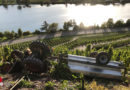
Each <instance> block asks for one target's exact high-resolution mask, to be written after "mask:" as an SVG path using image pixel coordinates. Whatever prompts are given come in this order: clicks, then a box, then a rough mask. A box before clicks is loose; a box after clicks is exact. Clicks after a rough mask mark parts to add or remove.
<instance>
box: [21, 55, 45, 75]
mask: <svg viewBox="0 0 130 90" xmlns="http://www.w3.org/2000/svg"><path fill="white" fill-rule="evenodd" d="M23 63H24V67H25V69H26V70H27V71H29V72H30V73H42V72H43V69H44V64H43V62H42V61H41V60H39V59H37V58H33V57H28V58H26V59H24V61H23Z"/></svg>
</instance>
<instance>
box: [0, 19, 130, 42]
mask: <svg viewBox="0 0 130 90" xmlns="http://www.w3.org/2000/svg"><path fill="white" fill-rule="evenodd" d="M121 27H130V19H128V20H127V21H126V22H124V21H123V20H117V21H116V22H114V21H113V19H112V18H110V19H108V20H107V21H106V22H104V23H103V24H102V25H101V26H99V25H93V26H85V25H84V24H83V23H82V22H81V23H80V24H79V25H78V24H77V23H76V21H75V20H69V21H67V22H64V24H63V28H60V29H59V28H58V23H50V24H49V23H48V22H47V21H44V22H43V23H42V25H41V28H40V30H35V31H34V32H30V31H24V32H23V31H22V29H20V28H19V29H18V30H17V32H14V31H13V30H12V31H5V32H0V39H3V38H5V40H9V39H15V38H20V37H23V36H29V35H35V34H36V35H38V34H46V33H55V32H57V31H72V30H75V31H76V30H90V29H105V28H121ZM1 41H2V40H1Z"/></svg>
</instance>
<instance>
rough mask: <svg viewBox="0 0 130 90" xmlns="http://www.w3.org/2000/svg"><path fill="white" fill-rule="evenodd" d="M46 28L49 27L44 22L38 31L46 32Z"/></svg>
mask: <svg viewBox="0 0 130 90" xmlns="http://www.w3.org/2000/svg"><path fill="white" fill-rule="evenodd" d="M48 27H49V24H48V23H47V22H46V21H44V22H43V24H42V27H41V28H40V30H41V31H44V30H45V31H47V29H48Z"/></svg>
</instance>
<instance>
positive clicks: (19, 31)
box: [18, 28, 23, 37]
mask: <svg viewBox="0 0 130 90" xmlns="http://www.w3.org/2000/svg"><path fill="white" fill-rule="evenodd" d="M18 36H19V37H22V36H23V31H22V30H21V28H19V29H18Z"/></svg>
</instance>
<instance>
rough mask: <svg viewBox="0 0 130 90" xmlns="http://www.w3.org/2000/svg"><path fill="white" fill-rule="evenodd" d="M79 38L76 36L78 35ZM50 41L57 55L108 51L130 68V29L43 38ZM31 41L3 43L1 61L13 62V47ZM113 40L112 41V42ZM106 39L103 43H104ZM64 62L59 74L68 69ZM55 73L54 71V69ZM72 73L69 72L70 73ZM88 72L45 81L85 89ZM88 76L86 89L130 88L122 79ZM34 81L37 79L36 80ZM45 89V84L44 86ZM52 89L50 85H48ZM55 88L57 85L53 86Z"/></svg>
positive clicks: (20, 47) (70, 89)
mask: <svg viewBox="0 0 130 90" xmlns="http://www.w3.org/2000/svg"><path fill="white" fill-rule="evenodd" d="M74 38H75V39H74ZM40 41H43V42H45V43H47V44H48V45H49V46H50V47H52V48H53V54H52V55H53V56H58V53H64V52H67V53H68V54H73V55H80V56H89V55H90V53H91V52H94V51H97V52H101V51H105V52H108V53H109V54H110V55H111V60H115V61H120V62H123V63H124V65H125V67H126V68H127V70H128V71H130V32H124V33H108V34H101V35H95V36H88V35H81V36H70V37H58V38H51V39H42V40H40ZM31 42H32V41H30V42H24V43H18V44H13V45H6V46H0V65H2V64H3V63H4V62H6V61H8V62H13V60H12V59H11V57H10V53H11V51H13V50H16V49H18V50H20V51H24V50H25V49H27V48H28V47H29V44H30V43H31ZM108 42H110V43H108ZM101 43H103V44H101ZM79 46H85V47H86V48H85V49H84V50H80V49H78V48H77V47H79ZM51 63H52V64H53V65H57V64H56V62H51ZM62 65H63V66H60V67H56V68H58V70H59V71H57V72H55V74H56V75H57V73H58V74H59V72H60V71H61V72H64V71H63V70H64V69H63V70H61V69H62V68H63V67H66V66H65V65H64V64H62ZM52 71H54V68H52V69H51V70H50V72H52ZM53 74H54V73H53ZM60 75H61V76H62V77H63V78H65V77H68V76H69V75H70V73H69V74H68V73H62V74H61V73H60ZM66 75H68V76H66ZM78 76H79V77H78ZM83 77H84V76H83V75H82V74H80V75H79V74H78V75H72V78H73V80H70V81H68V80H65V79H63V80H61V81H59V80H58V81H57V80H53V79H52V80H51V81H49V82H44V84H45V87H54V88H55V89H59V90H64V89H65V88H66V89H67V90H75V89H76V90H79V89H81V83H82V82H81V79H82V78H83ZM84 78H85V84H84V85H85V88H86V90H108V89H113V90H119V89H120V90H128V89H129V88H130V87H129V86H127V87H126V86H124V85H122V84H121V83H120V82H119V83H117V82H115V81H110V80H104V79H94V80H93V79H90V78H88V77H84ZM125 81H126V82H129V80H127V79H126V80H125ZM25 82H27V81H22V85H23V87H24V86H25V87H28V86H30V87H31V84H30V82H27V83H28V84H27V85H26V83H25ZM32 84H34V83H32ZM128 85H129V84H128ZM40 89H41V88H40ZM47 90H49V89H47ZM51 90H53V89H51Z"/></svg>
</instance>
